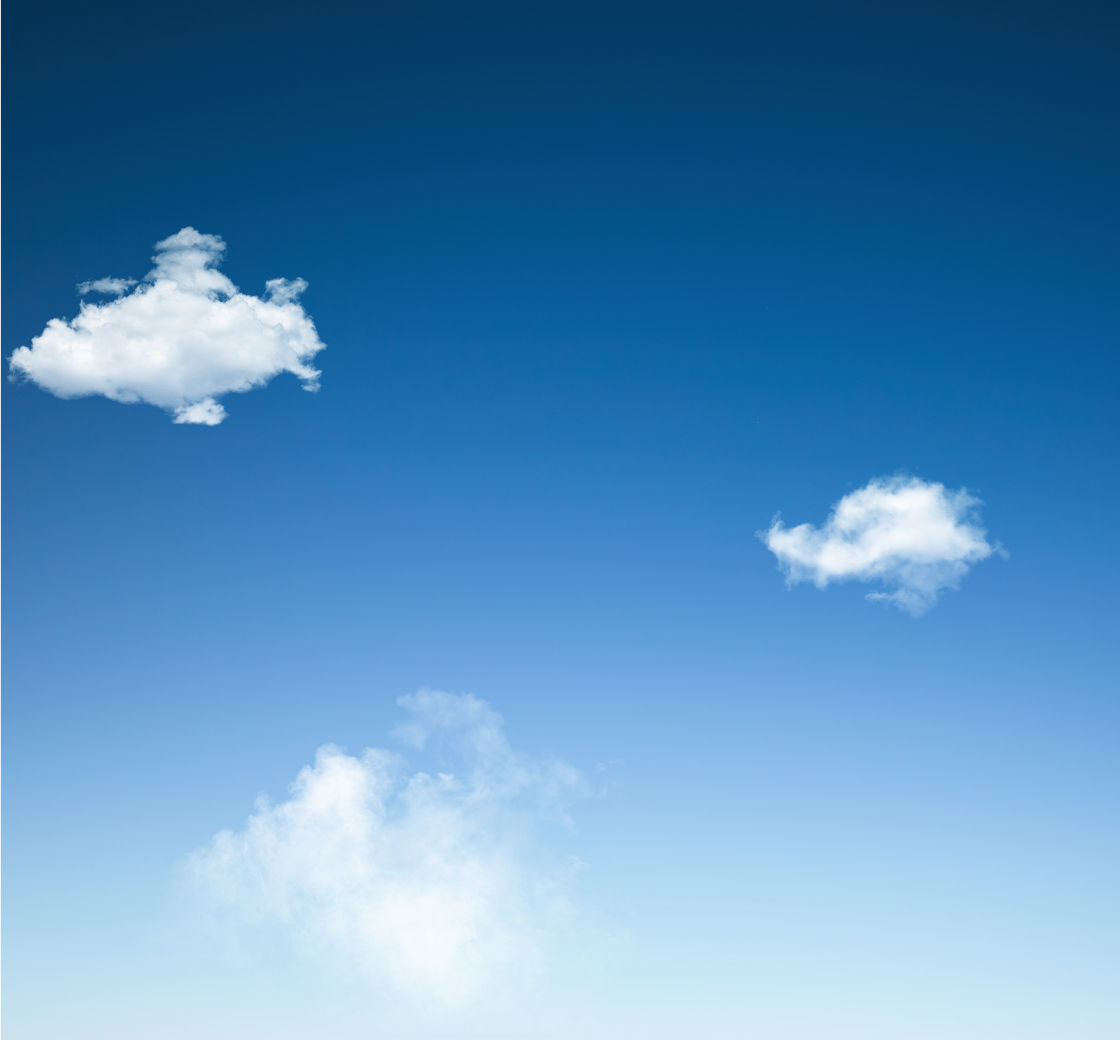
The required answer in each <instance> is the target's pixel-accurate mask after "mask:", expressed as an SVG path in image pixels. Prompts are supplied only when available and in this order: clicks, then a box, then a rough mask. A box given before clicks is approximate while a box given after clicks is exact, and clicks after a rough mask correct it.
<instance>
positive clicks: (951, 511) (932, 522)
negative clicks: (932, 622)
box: [759, 477, 999, 615]
mask: <svg viewBox="0 0 1120 1040" xmlns="http://www.w3.org/2000/svg"><path fill="white" fill-rule="evenodd" d="M979 507H980V502H979V500H978V499H975V498H973V497H972V496H971V495H970V494H969V493H968V492H967V491H966V490H964V489H963V488H962V489H961V490H959V491H949V490H947V489H946V488H945V486H944V485H943V484H931V483H927V482H926V481H924V480H919V479H918V478H916V477H892V478H885V479H878V480H872V481H871V482H870V483H869V484H868V485H867V486H866V487H863V488H860V489H859V490H858V491H853V492H852V493H851V494H850V495H845V496H844V497H843V498H842V499H840V501H839V502H837V503H836V505H835V506H833V509H832V513H831V515H830V516H829V517H828V519H827V520H826V521H825V523H824V524H823V525H822V526H821V527H819V528H818V527H814V526H813V525H812V524H799V525H798V526H797V527H788V528H787V527H785V526H783V524H782V523H781V519H780V518H777V517H776V518H775V519H774V522H773V523H772V524H771V526H770V529H769V530H768V531H764V532H760V534H759V537H760V538H761V539H762V540H763V541H764V542H765V543H766V545H767V547H768V548H769V549H770V551H771V552H772V553H774V555H775V556H777V557H778V562H779V564H780V566H781V567H782V569H783V570H784V571H785V573H786V579H787V582H788V583H789V584H791V585H792V584H795V583H797V582H801V581H811V582H813V584H815V585H816V586H817V588H820V589H823V588H824V587H825V586H827V585H828V584H829V583H830V582H834V581H850V580H854V581H865V582H874V583H876V584H878V585H881V586H883V587H884V588H885V590H886V591H882V592H872V593H870V594H869V595H868V599H874V600H883V601H886V602H889V603H893V604H894V605H896V606H898V607H901V608H902V609H903V610H906V611H908V612H910V613H911V614H914V615H918V614H922V613H924V612H925V611H927V610H929V608H930V607H932V606H933V605H934V604H935V603H936V602H937V598H938V596H939V595H940V594H941V593H942V592H944V591H945V590H946V589H955V588H957V586H958V585H959V583H960V580H961V578H963V577H964V576H965V574H967V573H968V570H969V568H970V567H971V566H972V565H973V564H974V563H977V562H979V561H980V560H983V559H985V558H986V557H988V556H990V555H991V554H992V553H993V552H995V551H999V546H998V545H992V544H989V542H988V540H987V532H986V531H985V530H984V528H983V527H981V526H980V524H979V521H978V510H979Z"/></svg>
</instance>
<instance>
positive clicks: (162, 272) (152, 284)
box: [10, 227, 323, 426]
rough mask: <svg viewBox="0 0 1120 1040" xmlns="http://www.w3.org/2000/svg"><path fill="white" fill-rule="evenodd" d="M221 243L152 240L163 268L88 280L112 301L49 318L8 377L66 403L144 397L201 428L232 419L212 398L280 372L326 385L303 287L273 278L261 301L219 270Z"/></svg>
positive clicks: (199, 238)
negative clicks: (139, 276) (315, 362)
mask: <svg viewBox="0 0 1120 1040" xmlns="http://www.w3.org/2000/svg"><path fill="white" fill-rule="evenodd" d="M225 248H226V246H225V242H223V241H222V239H221V238H219V237H218V236H217V235H205V234H202V233H201V232H199V231H196V230H195V229H194V228H191V227H186V228H183V229H182V230H181V231H179V232H177V233H176V234H174V235H172V236H171V237H169V238H165V239H163V240H162V241H161V242H157V243H156V253H155V256H154V257H153V260H154V263H155V266H154V267H153V268H152V270H151V271H150V272H149V273H148V274H147V275H146V276H145V278H144V280H143V281H142V282H140V283H137V282H136V281H135V280H134V279H131V278H97V279H94V280H92V281H88V282H82V283H81V284H80V285H79V286H78V292H79V293H81V294H82V295H83V296H85V295H88V294H90V293H99V294H102V295H109V296H114V297H116V298H115V299H111V300H106V301H104V302H101V303H88V302H86V301H83V302H82V305H81V309H80V311H79V313H78V315H77V317H75V318H72V319H69V320H67V319H64V318H52V319H51V320H50V321H49V322H47V326H46V328H45V329H44V330H43V331H42V332H41V333H40V334H39V335H38V336H36V337H34V339H32V341H31V346H30V347H19V348H18V349H17V350H16V351H15V352H14V353H13V354H12V357H11V361H10V366H11V376H12V378H13V379H17V378H21V377H22V378H26V379H29V380H31V381H32V382H34V383H36V384H38V385H39V386H40V387H42V388H43V389H44V390H47V391H49V392H50V393H52V394H55V395H56V396H58V397H87V396H90V395H94V394H100V395H102V396H104V397H108V398H110V399H111V400H113V401H121V402H124V403H134V402H137V401H143V402H146V403H147V404H153V405H156V406H157V407H159V408H163V409H165V410H167V411H169V412H171V413H172V414H173V416H174V421H175V422H176V423H195V424H200V425H205V426H216V425H217V424H218V423H220V422H221V421H222V420H223V419H224V418H225V415H226V412H225V409H224V408H223V407H222V406H221V405H220V404H218V403H217V400H216V398H218V397H219V396H221V395H222V394H229V393H241V392H244V391H246V390H252V389H255V388H256V387H260V386H264V384H265V383H267V382H268V381H269V380H270V379H272V377H273V376H276V375H279V374H280V373H282V372H291V373H292V374H293V375H295V376H296V377H297V378H298V379H300V380H301V381H302V382H303V386H304V389H305V390H316V389H318V386H319V372H318V371H317V370H316V369H314V368H312V367H311V366H310V364H309V362H310V361H311V359H312V358H313V357H314V356H315V355H316V354H317V353H318V352H319V351H320V350H322V349H323V343H322V342H321V341H320V339H319V336H318V333H317V332H316V331H315V325H314V323H313V322H312V320H311V317H310V316H309V315H308V314H307V313H306V312H305V311H304V309H303V307H302V306H301V305H300V304H299V302H298V300H299V296H300V294H301V293H302V292H303V290H304V289H306V288H307V283H306V282H305V281H304V280H303V279H302V278H296V279H293V280H289V279H285V278H273V279H271V280H269V281H268V282H267V283H266V295H265V297H264V298H261V297H258V296H252V295H249V294H247V293H242V292H240V291H239V290H238V288H237V286H236V285H234V284H233V282H231V281H230V280H229V278H227V277H226V276H225V275H224V274H223V273H222V272H221V271H219V270H218V264H219V262H220V261H221V258H222V254H223V253H224V252H225ZM129 290H131V291H129Z"/></svg>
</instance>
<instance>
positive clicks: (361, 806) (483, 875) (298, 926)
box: [187, 690, 583, 1005]
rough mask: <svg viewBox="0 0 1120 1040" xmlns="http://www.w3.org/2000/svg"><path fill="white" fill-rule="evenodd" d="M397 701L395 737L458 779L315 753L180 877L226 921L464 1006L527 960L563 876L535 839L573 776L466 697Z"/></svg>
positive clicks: (375, 759)
mask: <svg viewBox="0 0 1120 1040" xmlns="http://www.w3.org/2000/svg"><path fill="white" fill-rule="evenodd" d="M398 703H399V704H400V706H401V707H402V708H404V710H405V711H406V712H407V713H408V719H407V721H406V722H405V723H404V724H403V725H402V726H401V727H400V728H399V729H398V731H397V736H398V737H399V739H401V740H402V741H403V742H405V743H407V744H408V745H410V746H411V747H412V748H414V749H416V750H420V749H422V748H424V747H425V746H426V745H428V746H431V745H435V746H436V748H437V750H438V751H440V752H441V753H442V754H443V755H445V756H446V759H447V760H448V761H450V762H454V763H455V764H456V771H454V772H435V773H431V774H429V773H426V772H413V771H410V770H409V768H408V767H407V765H406V762H405V760H404V758H403V757H402V756H401V755H399V754H396V753H394V752H391V751H385V750H379V749H367V750H366V751H364V752H363V753H362V754H360V755H350V754H347V753H346V752H344V751H341V750H340V749H338V748H337V747H333V746H327V747H322V748H320V749H319V751H318V753H317V754H316V756H315V762H314V764H313V765H310V766H308V767H306V768H305V769H303V770H302V771H301V772H300V774H299V775H298V776H297V777H296V780H295V782H294V783H293V784H292V788H291V795H290V797H289V798H288V799H287V800H286V801H282V802H280V803H278V804H272V803H269V802H267V801H264V800H261V801H259V802H258V804H257V807H256V809H255V811H254V812H253V814H252V815H251V816H250V817H249V820H248V823H247V824H246V826H245V827H244V829H242V830H239V831H228V830H227V831H222V832H221V833H219V834H217V835H216V836H215V837H214V838H213V839H212V840H211V841H210V842H209V844H207V845H206V846H205V847H203V848H201V849H199V850H197V851H196V852H195V853H194V854H193V855H192V856H191V857H190V859H189V861H188V863H187V875H188V879H189V880H190V881H191V882H192V883H193V885H194V886H195V887H196V889H198V890H200V891H201V892H202V894H204V895H205V896H206V897H207V899H208V900H209V901H210V902H211V905H213V906H214V908H215V909H217V910H218V911H219V912H220V913H221V915H222V917H223V919H224V920H226V921H236V922H240V923H242V924H244V923H254V922H255V923H257V924H278V925H280V926H281V927H282V928H283V929H284V930H285V931H286V932H288V933H289V934H290V936H291V937H292V939H293V940H294V941H295V942H296V943H297V945H300V946H307V947H309V948H310V949H311V950H312V951H314V952H318V953H319V954H321V955H327V956H330V957H333V958H342V960H343V961H344V962H346V963H347V964H350V965H352V966H354V967H356V968H357V969H359V971H360V972H362V973H363V974H365V975H366V976H367V977H369V978H370V979H371V980H372V981H374V982H375V983H378V984H380V985H383V986H385V987H386V988H387V989H388V990H390V991H394V992H398V993H402V994H404V995H408V996H411V997H415V998H419V999H421V1000H426V1001H429V1000H435V1001H438V1002H440V1003H443V1004H449V1005H462V1004H464V1003H467V1002H470V1001H471V1000H472V999H474V998H476V997H478V996H479V995H481V994H482V993H484V992H486V991H487V990H488V989H489V987H490V985H491V984H492V983H494V982H495V981H496V979H497V978H498V977H499V976H508V975H510V974H516V973H517V972H519V971H522V970H524V969H525V968H526V967H527V966H531V965H532V964H533V963H534V962H536V961H537V960H538V959H539V957H540V955H541V941H542V936H543V935H545V934H546V933H547V931H548V927H549V922H550V920H552V916H553V914H554V912H555V911H556V908H557V907H558V906H559V905H560V901H559V893H558V888H557V886H558V885H559V884H560V881H559V879H560V877H561V876H562V874H563V869H562V868H561V867H558V868H556V869H553V868H550V867H547V866H545V865H544V864H543V862H542V861H543V860H546V859H547V856H546V855H545V854H544V853H543V852H542V850H541V848H540V847H538V845H537V844H536V843H535V842H534V835H535V833H536V831H537V825H539V824H540V823H541V822H542V821H553V822H555V821H557V820H560V819H562V818H563V814H564V808H563V806H564V804H565V802H566V801H567V800H568V799H569V798H570V797H571V796H573V795H575V794H578V793H580V792H581V791H582V789H583V780H582V777H581V775H580V774H579V773H578V772H577V771H576V770H575V769H573V768H572V767H571V766H568V765H566V764H564V763H562V762H558V761H538V760H536V759H533V758H530V757H528V756H526V755H523V754H521V753H519V752H517V751H515V750H514V749H513V748H512V747H511V746H510V744H509V742H508V740H507V739H506V736H505V732H504V727H503V723H502V719H501V716H500V715H498V713H497V712H495V711H494V710H493V709H492V708H491V707H490V706H489V705H488V704H487V703H486V702H485V701H482V700H480V699H478V698H476V697H473V696H471V695H469V694H468V695H456V694H449V693H443V692H439V691H435V690H420V691H419V692H418V693H415V694H412V695H409V696H406V697H402V698H400V699H399V701H398Z"/></svg>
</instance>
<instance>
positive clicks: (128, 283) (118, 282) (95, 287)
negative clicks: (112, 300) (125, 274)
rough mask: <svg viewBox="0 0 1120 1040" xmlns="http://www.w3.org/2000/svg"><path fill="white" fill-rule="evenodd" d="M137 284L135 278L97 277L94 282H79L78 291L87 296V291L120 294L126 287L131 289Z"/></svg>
mask: <svg viewBox="0 0 1120 1040" xmlns="http://www.w3.org/2000/svg"><path fill="white" fill-rule="evenodd" d="M135 284H136V279H135V278H95V279H94V280H93V281H92V282H79V283H78V292H79V293H81V294H82V295H83V296H85V295H86V294H87V293H104V294H105V295H106V296H120V294H121V293H123V292H124V291H125V290H126V289H131V288H132V287H133V286H134V285H135Z"/></svg>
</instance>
